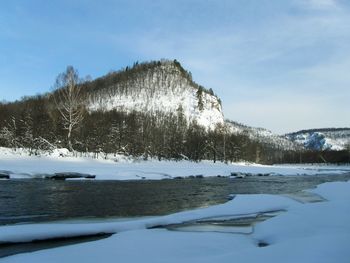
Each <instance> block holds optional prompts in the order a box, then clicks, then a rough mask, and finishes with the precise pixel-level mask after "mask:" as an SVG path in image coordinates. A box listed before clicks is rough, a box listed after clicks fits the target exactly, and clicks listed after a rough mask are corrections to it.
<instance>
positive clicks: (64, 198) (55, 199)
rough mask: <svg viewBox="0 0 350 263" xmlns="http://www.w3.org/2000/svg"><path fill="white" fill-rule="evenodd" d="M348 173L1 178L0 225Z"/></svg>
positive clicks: (165, 205)
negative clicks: (134, 178) (123, 178)
mask: <svg viewBox="0 0 350 263" xmlns="http://www.w3.org/2000/svg"><path fill="white" fill-rule="evenodd" d="M346 180H350V174H342V175H317V176H267V177H264V176H249V177H246V178H243V179H234V178H223V177H221V178H219V177H210V178H188V179H172V180H159V181H148V180H140V181H94V180H81V181H54V180H2V181H0V225H4V224H16V223H33V222H45V221H55V220H67V219H89V220H93V219H94V218H99V219H100V218H125V217H137V216H155V215H164V214H169V213H174V212H178V211H183V210H188V209H193V208H198V207H206V206H210V205H214V204H219V203H223V202H225V201H227V200H228V196H229V195H230V194H260V193H264V194H286V193H295V192H298V191H301V190H304V189H309V188H313V187H315V186H316V185H318V184H321V183H324V182H331V181H346Z"/></svg>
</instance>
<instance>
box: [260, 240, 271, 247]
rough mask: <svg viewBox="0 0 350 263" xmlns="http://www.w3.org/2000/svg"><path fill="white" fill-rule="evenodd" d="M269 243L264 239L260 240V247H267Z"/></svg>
mask: <svg viewBox="0 0 350 263" xmlns="http://www.w3.org/2000/svg"><path fill="white" fill-rule="evenodd" d="M268 245H269V244H268V243H266V242H264V241H259V243H258V247H267V246H268Z"/></svg>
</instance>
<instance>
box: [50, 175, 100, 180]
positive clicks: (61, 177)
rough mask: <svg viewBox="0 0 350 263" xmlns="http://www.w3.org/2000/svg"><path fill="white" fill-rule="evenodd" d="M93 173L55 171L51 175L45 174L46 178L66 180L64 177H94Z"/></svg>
mask: <svg viewBox="0 0 350 263" xmlns="http://www.w3.org/2000/svg"><path fill="white" fill-rule="evenodd" d="M95 177H96V176H95V175H91V174H81V173H55V174H54V175H52V176H50V175H49V176H46V177H45V178H46V179H52V180H66V179H79V178H85V179H95Z"/></svg>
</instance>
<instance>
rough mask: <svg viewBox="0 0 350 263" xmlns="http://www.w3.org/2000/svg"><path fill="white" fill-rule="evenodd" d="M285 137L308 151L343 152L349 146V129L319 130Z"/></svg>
mask: <svg viewBox="0 0 350 263" xmlns="http://www.w3.org/2000/svg"><path fill="white" fill-rule="evenodd" d="M286 137H287V138H288V139H289V140H291V141H293V142H296V143H298V144H300V145H303V146H304V147H305V148H306V149H309V150H317V151H324V150H336V151H339V150H344V149H345V148H347V147H348V146H349V145H350V128H321V129H310V130H301V131H298V132H293V133H288V134H286Z"/></svg>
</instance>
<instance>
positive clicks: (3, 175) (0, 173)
mask: <svg viewBox="0 0 350 263" xmlns="http://www.w3.org/2000/svg"><path fill="white" fill-rule="evenodd" d="M10 174H12V172H10V171H5V170H0V179H10Z"/></svg>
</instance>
